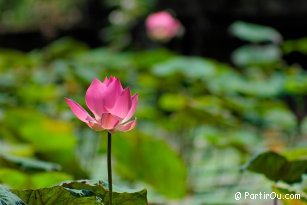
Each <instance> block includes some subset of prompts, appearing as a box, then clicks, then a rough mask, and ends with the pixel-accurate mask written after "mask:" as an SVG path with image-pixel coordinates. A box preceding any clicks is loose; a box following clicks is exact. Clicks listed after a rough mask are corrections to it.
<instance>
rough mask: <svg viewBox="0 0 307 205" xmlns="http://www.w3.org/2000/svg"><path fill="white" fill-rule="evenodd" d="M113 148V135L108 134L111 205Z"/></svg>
mask: <svg viewBox="0 0 307 205" xmlns="http://www.w3.org/2000/svg"><path fill="white" fill-rule="evenodd" d="M111 148H112V134H111V133H110V132H108V151H107V152H108V153H107V155H108V156H107V157H108V184H109V205H112V158H111Z"/></svg>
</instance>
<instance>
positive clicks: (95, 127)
mask: <svg viewBox="0 0 307 205" xmlns="http://www.w3.org/2000/svg"><path fill="white" fill-rule="evenodd" d="M87 125H88V126H89V127H90V128H92V129H93V130H95V131H101V130H104V128H103V127H101V125H100V124H99V123H98V122H97V121H96V120H91V121H89V122H88V123H87Z"/></svg>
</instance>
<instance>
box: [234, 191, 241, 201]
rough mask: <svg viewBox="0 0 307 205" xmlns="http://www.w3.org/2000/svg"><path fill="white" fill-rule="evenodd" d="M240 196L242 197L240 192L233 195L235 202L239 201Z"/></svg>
mask: <svg viewBox="0 0 307 205" xmlns="http://www.w3.org/2000/svg"><path fill="white" fill-rule="evenodd" d="M241 196H242V194H241V192H237V193H235V200H237V201H238V200H240V199H241Z"/></svg>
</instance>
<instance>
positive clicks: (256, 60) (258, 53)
mask: <svg viewBox="0 0 307 205" xmlns="http://www.w3.org/2000/svg"><path fill="white" fill-rule="evenodd" d="M280 58H281V53H280V50H279V48H278V47H277V46H275V45H262V46H260V45H257V46H256V45H247V46H242V47H240V48H238V49H236V50H235V51H234V52H233V54H232V60H233V62H234V63H235V64H236V65H238V66H250V65H259V66H265V65H271V64H273V63H276V62H278V61H279V60H280Z"/></svg>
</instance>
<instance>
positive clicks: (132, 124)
mask: <svg viewBox="0 0 307 205" xmlns="http://www.w3.org/2000/svg"><path fill="white" fill-rule="evenodd" d="M135 125H136V120H132V121H130V122H127V123H125V124H119V125H117V127H116V129H117V130H119V131H121V132H128V131H130V130H132V129H133V128H134V127H135Z"/></svg>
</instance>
